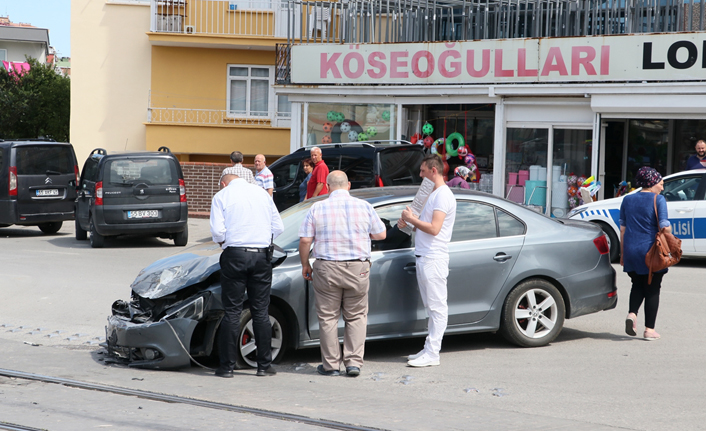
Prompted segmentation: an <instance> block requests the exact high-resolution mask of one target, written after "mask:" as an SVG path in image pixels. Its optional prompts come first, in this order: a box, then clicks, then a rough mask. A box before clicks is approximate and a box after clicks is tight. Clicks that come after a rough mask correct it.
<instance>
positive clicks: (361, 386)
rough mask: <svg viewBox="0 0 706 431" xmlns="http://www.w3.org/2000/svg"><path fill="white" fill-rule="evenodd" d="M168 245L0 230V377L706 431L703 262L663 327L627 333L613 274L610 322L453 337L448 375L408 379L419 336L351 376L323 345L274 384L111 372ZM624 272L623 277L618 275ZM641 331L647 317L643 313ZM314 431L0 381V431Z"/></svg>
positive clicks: (374, 423)
mask: <svg viewBox="0 0 706 431" xmlns="http://www.w3.org/2000/svg"><path fill="white" fill-rule="evenodd" d="M189 231H190V236H191V238H190V241H189V245H192V244H196V243H198V242H202V241H210V238H209V233H208V221H207V220H196V219H192V220H190V221H189ZM181 250H183V249H182V248H178V247H175V246H173V244H172V242H171V241H167V240H160V239H154V238H150V239H144V238H135V237H126V238H119V239H115V240H108V241H107V242H106V247H105V248H104V249H91V248H90V246H89V244H88V242H87V241H83V242H78V241H76V240H75V239H74V238H73V225H72V224H67V225H65V226H64V227H63V228H62V230H61V231H60V232H59V234H58V235H55V236H44V235H42V234H41V232H40V231H39V230H38V229H37V228H22V227H20V228H18V227H10V228H3V229H0V268H2V276H1V277H0V292H2V298H3V300H2V301H0V351H1V352H3V353H2V354H1V355H0V369H7V370H17V371H23V372H28V373H36V374H42V375H47V376H57V377H62V378H67V379H74V380H80V381H85V382H93V383H103V384H107V385H113V386H119V387H124V388H134V389H141V390H149V391H152V392H158V393H164V394H174V395H180V396H183V397H189V398H195V399H202V400H213V401H218V402H221V403H228V404H232V405H238V406H248V407H253V408H260V409H266V410H272V411H279V412H285V413H290V414H296V415H302V416H306V417H312V418H324V419H327V420H332V421H339V422H343V423H351V424H359V425H361V426H367V427H372V428H380V429H395V430H427V429H428V430H437V429H459V430H461V429H464V430H465V429H481V430H496V429H503V430H514V429H517V430H519V429H522V430H535V429H536V430H540V429H542V430H547V429H571V430H617V429H628V430H660V431H661V430H673V429H674V430H676V429H678V430H698V429H705V428H706V409H704V399H706V397H705V396H706V367H704V366H703V361H704V359H703V358H704V357H705V356H706V343H705V341H706V336H705V335H704V330H703V329H702V327H701V325H702V324H705V323H706V318H704V315H703V313H702V312H701V308H702V307H703V304H704V303H705V302H706V301H705V300H706V293H705V292H704V288H703V285H704V284H703V282H702V281H701V280H702V279H703V278H704V276H705V275H706V260H685V261H683V262H682V263H680V264H679V265H678V266H677V267H674V268H672V269H671V270H670V272H669V274H668V275H667V276H666V277H665V279H664V283H663V288H662V298H661V308H660V311H659V315H658V319H657V331H658V332H660V333H661V335H662V339H661V340H659V341H656V342H646V341H643V340H641V339H639V338H631V337H628V336H626V335H625V334H624V332H623V330H624V323H623V322H624V318H625V314H626V313H627V301H628V295H629V288H630V287H629V279H628V277H627V275H624V274H622V272H621V273H620V274H619V277H618V287H619V301H618V307H617V309H616V310H611V311H607V312H602V313H598V314H593V315H590V316H583V317H580V318H577V319H573V320H569V321H566V324H565V328H564V330H563V331H562V333H561V334H560V335H559V337H558V338H557V340H556V341H555V342H554V343H552V344H551V345H550V346H547V347H544V348H536V349H522V348H516V347H513V346H511V345H509V344H507V343H506V342H505V341H504V340H503V339H502V338H501V337H500V336H496V335H494V334H472V335H462V336H453V337H447V338H446V339H445V340H444V347H443V350H442V357H441V366H439V367H432V368H426V369H411V368H407V367H406V366H405V360H404V357H405V356H406V355H408V354H410V353H414V352H416V351H417V350H419V348H421V346H422V343H423V340H422V339H412V340H399V341H393V342H375V343H368V345H367V346H366V364H365V366H364V368H363V372H362V374H361V376H360V377H359V378H357V379H351V378H346V377H336V378H330V377H323V376H319V375H318V374H316V371H315V367H316V365H318V364H319V363H320V362H319V361H320V358H319V352H318V349H306V350H302V351H299V352H290V353H289V354H288V355H286V356H285V358H284V361H283V362H282V363H281V364H280V365H279V367H278V369H279V371H280V373H279V374H278V375H277V376H275V377H267V378H256V377H254V372H253V371H250V370H244V371H241V372H238V374H237V375H236V378H234V379H220V378H216V377H213V376H212V374H211V373H209V372H207V371H205V370H202V369H200V368H196V367H194V368H191V369H187V370H182V371H178V372H166V371H145V370H135V369H128V368H125V367H121V366H116V365H110V366H108V365H105V364H104V363H103V361H102V359H103V358H102V354H101V352H100V350H101V349H100V347H99V346H98V345H97V343H98V342H100V341H102V339H103V337H104V325H105V322H106V317H107V316H108V314H109V313H110V306H111V304H112V303H113V301H114V300H116V299H128V298H129V294H130V287H129V285H130V283H131V282H132V280H133V279H134V278H135V276H136V275H137V273H138V272H139V270H140V269H142V268H143V267H144V266H146V265H148V264H149V263H151V262H153V261H154V260H156V259H159V258H161V257H165V256H168V255H171V254H174V253H178V252H180V251H181ZM617 269H618V270H620V268H619V267H618V268H617ZM639 323H640V325H639V326H640V333H641V331H642V316H641V317H640V322H639ZM3 422H8V423H14V424H20V425H24V426H29V427H35V428H41V429H50V430H65V429H66V430H72V429H77V428H79V427H80V428H81V429H85V428H98V427H109V428H113V429H233V428H237V429H244V430H249V429H253V430H255V429H263V430H268V429H311V426H310V425H303V424H297V423H296V422H292V421H278V420H274V419H270V418H263V417H259V416H253V415H249V414H244V413H235V412H228V411H219V410H213V409H204V408H199V407H194V406H188V405H181V404H178V403H177V404H174V403H170V404H168V403H160V402H157V401H147V400H143V399H140V398H135V397H129V396H124V395H115V394H108V393H98V392H95V391H86V390H82V389H75V388H67V387H65V386H60V385H56V384H47V383H41V382H33V381H27V380H23V379H8V378H2V377H0V429H2V423H3Z"/></svg>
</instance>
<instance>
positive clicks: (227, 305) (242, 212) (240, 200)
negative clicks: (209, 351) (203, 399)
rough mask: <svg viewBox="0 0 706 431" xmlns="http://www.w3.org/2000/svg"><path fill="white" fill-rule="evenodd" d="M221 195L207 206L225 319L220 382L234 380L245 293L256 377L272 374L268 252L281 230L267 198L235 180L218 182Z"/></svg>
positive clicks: (232, 177)
mask: <svg viewBox="0 0 706 431" xmlns="http://www.w3.org/2000/svg"><path fill="white" fill-rule="evenodd" d="M220 183H221V186H222V189H221V191H219V192H218V193H216V195H215V196H214V197H213V201H212V202H211V236H212V237H213V242H215V243H217V244H219V245H220V246H221V248H223V253H221V257H220V264H221V300H222V302H223V308H224V310H225V315H224V316H223V320H222V321H221V330H220V339H219V343H220V344H219V347H220V358H219V359H220V366H219V367H218V369H216V375H217V376H219V377H233V368H234V367H235V361H236V357H237V355H238V354H239V352H238V349H239V342H238V341H239V337H240V313H241V311H242V309H243V299H244V295H245V292H246V291H247V293H248V300H249V302H250V312H251V314H252V321H253V330H254V333H255V345H256V346H257V375H258V376H268V375H274V374H276V371H275V369H274V367H272V346H271V343H272V326H271V325H270V318H269V313H268V308H269V306H270V289H271V287H272V262H271V259H270V256H269V253H268V247H269V246H270V243H271V241H272V239H273V238H276V237H277V236H278V235H279V234H280V233H282V231H283V230H284V225H283V224H282V218H281V217H280V216H279V212H278V211H277V207H276V206H275V204H274V202H273V201H272V199H271V198H270V196H269V195H268V194H267V192H265V191H264V190H263V189H261V188H260V187H258V186H256V185H252V184H248V182H247V181H245V180H244V179H242V178H240V177H238V176H237V175H232V174H226V175H224V176H222V177H221V181H220Z"/></svg>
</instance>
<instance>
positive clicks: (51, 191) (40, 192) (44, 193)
mask: <svg viewBox="0 0 706 431" xmlns="http://www.w3.org/2000/svg"><path fill="white" fill-rule="evenodd" d="M37 196H59V190H57V189H40V190H37Z"/></svg>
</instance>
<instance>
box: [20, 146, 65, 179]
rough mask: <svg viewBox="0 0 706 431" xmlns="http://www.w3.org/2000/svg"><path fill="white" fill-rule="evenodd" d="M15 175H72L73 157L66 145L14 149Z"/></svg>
mask: <svg viewBox="0 0 706 431" xmlns="http://www.w3.org/2000/svg"><path fill="white" fill-rule="evenodd" d="M15 162H16V163H17V175H47V171H53V172H59V173H60V174H73V173H74V157H73V152H72V151H71V147H69V146H66V145H22V146H17V147H15Z"/></svg>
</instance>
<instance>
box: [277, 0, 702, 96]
mask: <svg viewBox="0 0 706 431" xmlns="http://www.w3.org/2000/svg"><path fill="white" fill-rule="evenodd" d="M283 1H284V0H283ZM283 8H284V9H286V10H287V13H285V14H283V16H284V17H286V18H287V25H286V26H284V25H282V26H283V28H286V36H287V43H286V44H278V45H277V47H276V51H277V53H276V58H277V60H276V61H277V83H278V84H287V83H289V71H290V67H289V65H290V56H291V49H290V48H291V45H292V44H299V43H383V42H384V43H389V42H393V43H408V42H438V41H460V40H477V39H507V38H539V37H561V36H592V35H611V34H629V33H667V32H679V31H702V30H704V29H706V27H705V25H704V16H705V15H706V0H447V1H443V2H439V1H437V2H429V1H428V0H401V1H396V2H390V1H388V0H384V1H383V0H372V1H370V0H349V1H341V2H322V1H313V2H303V1H301V0H288V6H284V7H283ZM292 23H295V24H294V25H293V24H292ZM296 23H304V25H296Z"/></svg>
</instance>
